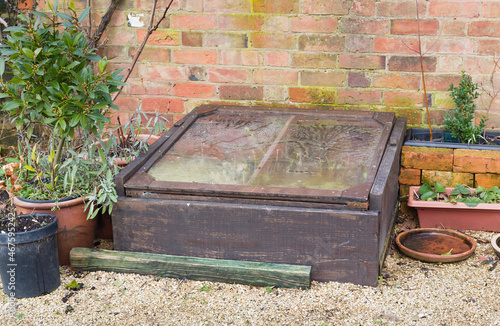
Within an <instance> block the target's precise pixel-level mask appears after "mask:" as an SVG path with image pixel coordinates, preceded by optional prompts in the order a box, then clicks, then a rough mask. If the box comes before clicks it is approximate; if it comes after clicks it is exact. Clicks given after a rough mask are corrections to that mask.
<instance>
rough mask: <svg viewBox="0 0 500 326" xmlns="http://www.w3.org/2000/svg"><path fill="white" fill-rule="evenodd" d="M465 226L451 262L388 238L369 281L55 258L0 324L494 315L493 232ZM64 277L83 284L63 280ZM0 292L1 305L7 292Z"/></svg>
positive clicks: (421, 319)
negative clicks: (210, 275) (47, 283)
mask: <svg viewBox="0 0 500 326" xmlns="http://www.w3.org/2000/svg"><path fill="white" fill-rule="evenodd" d="M408 222H411V220H410V219H409V218H408V217H407V219H406V222H405V223H404V224H401V223H399V224H397V225H396V231H395V233H396V232H397V231H398V230H399V229H400V228H401V227H403V228H404V227H406V225H407V224H408ZM466 233H467V234H469V235H471V236H473V237H474V238H475V239H476V240H477V241H478V246H477V249H476V252H475V254H474V255H473V256H472V257H471V258H469V259H467V260H465V261H462V262H459V263H453V264H430V263H423V262H419V261H416V260H412V259H410V258H407V257H404V256H402V255H401V254H400V253H399V252H398V251H397V250H396V249H394V248H391V249H390V251H389V253H388V257H387V259H386V262H385V266H384V270H383V276H381V278H380V281H379V285H378V286H377V287H363V286H357V285H353V284H341V283H336V282H329V283H319V282H313V284H312V287H311V289H309V290H295V289H274V288H263V287H252V286H244V285H236V284H224V283H213V282H200V281H188V280H179V279H168V278H157V277H153V276H142V275H136V274H119V273H108V272H84V273H81V272H80V273H77V272H73V271H71V270H69V269H67V268H61V286H60V287H59V288H58V289H57V290H56V291H54V292H52V293H50V294H47V295H44V296H41V297H38V298H28V299H19V300H17V301H16V302H17V312H16V314H17V315H16V316H14V317H13V316H10V315H9V314H8V313H7V310H6V309H5V307H4V309H1V311H0V324H1V325H318V326H319V325H500V305H499V304H498V302H499V298H500V264H499V266H496V264H495V261H496V256H495V254H494V252H493V249H492V247H491V245H490V244H489V242H490V239H491V237H492V236H493V233H492V232H471V231H469V232H466ZM110 245H111V244H110V243H102V244H101V245H100V247H101V248H105V249H109V246H110ZM73 280H76V282H77V283H82V284H83V288H82V289H81V290H79V291H69V290H67V289H66V288H65V287H64V286H65V285H67V284H69V283H71V282H72V281H73ZM0 297H1V299H2V300H3V302H4V305H5V303H6V302H7V296H6V295H5V294H4V293H3V292H2V293H1V294H0Z"/></svg>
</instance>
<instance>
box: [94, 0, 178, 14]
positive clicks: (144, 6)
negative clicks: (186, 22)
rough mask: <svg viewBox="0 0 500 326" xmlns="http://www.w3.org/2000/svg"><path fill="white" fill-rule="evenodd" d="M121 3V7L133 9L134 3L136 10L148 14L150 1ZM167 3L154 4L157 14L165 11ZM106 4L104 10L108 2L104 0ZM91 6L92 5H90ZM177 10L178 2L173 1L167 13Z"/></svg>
mask: <svg viewBox="0 0 500 326" xmlns="http://www.w3.org/2000/svg"><path fill="white" fill-rule="evenodd" d="M121 1H122V2H124V3H123V4H122V5H121V6H123V7H126V8H133V6H134V3H136V6H137V9H139V10H147V11H148V12H149V11H150V10H151V1H150V0H136V1H131V0H121ZM93 2H99V1H96V0H94V1H93ZM169 2H170V1H167V0H162V1H158V3H157V4H156V10H157V11H159V12H163V11H164V10H165V7H166V6H167V5H168V4H169ZM106 4H107V5H106V7H105V8H108V4H109V0H106ZM92 5H94V4H93V3H92ZM121 6H119V7H118V8H120V7H121ZM178 10H179V1H178V0H174V2H173V3H172V6H171V7H170V10H169V12H176V11H178Z"/></svg>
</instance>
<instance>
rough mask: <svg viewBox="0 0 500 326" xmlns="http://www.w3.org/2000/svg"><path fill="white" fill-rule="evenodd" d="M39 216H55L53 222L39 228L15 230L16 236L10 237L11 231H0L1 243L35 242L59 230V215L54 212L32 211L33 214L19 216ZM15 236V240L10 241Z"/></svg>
mask: <svg viewBox="0 0 500 326" xmlns="http://www.w3.org/2000/svg"><path fill="white" fill-rule="evenodd" d="M26 215H29V216H33V215H34V216H39V215H50V216H52V217H54V219H53V220H52V222H50V223H49V224H47V225H45V226H42V227H41V228H39V229H36V230H31V231H26V232H13V233H14V237H10V236H9V233H7V232H6V233H0V245H7V244H8V243H12V244H13V245H19V244H23V243H29V242H35V241H38V240H41V239H45V238H47V237H49V236H51V235H53V234H55V233H56V232H57V230H58V229H59V227H58V226H57V217H56V216H55V215H53V214H47V213H32V214H22V215H19V216H26ZM11 238H14V241H10V242H9V239H11Z"/></svg>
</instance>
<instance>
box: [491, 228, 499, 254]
mask: <svg viewBox="0 0 500 326" xmlns="http://www.w3.org/2000/svg"><path fill="white" fill-rule="evenodd" d="M499 240H500V233H498V234H495V235H494V236H493V237H492V238H491V246H492V247H493V250H495V252H496V254H497V256H498V257H499V258H500V245H499V244H498V243H499V242H500V241H499Z"/></svg>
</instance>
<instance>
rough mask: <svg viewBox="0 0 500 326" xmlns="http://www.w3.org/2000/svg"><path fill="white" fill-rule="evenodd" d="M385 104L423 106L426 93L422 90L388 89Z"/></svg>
mask: <svg viewBox="0 0 500 326" xmlns="http://www.w3.org/2000/svg"><path fill="white" fill-rule="evenodd" d="M384 104H385V105H388V106H403V107H410V106H411V107H413V106H423V104H424V94H423V93H420V92H408V91H406V92H404V91H388V92H384Z"/></svg>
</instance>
